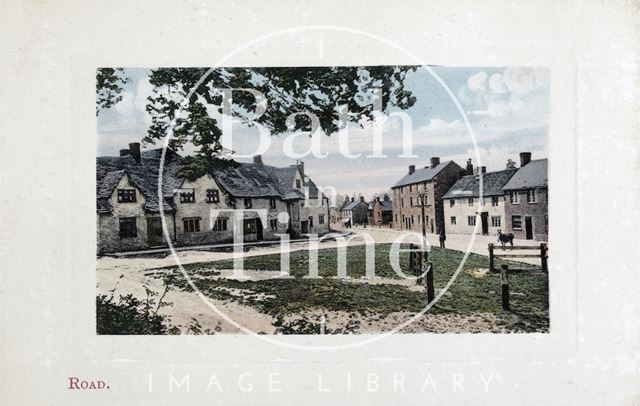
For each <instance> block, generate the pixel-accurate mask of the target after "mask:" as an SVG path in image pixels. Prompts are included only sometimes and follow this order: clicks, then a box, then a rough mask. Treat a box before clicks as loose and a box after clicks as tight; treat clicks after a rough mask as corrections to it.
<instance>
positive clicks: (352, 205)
mask: <svg viewBox="0 0 640 406" xmlns="http://www.w3.org/2000/svg"><path fill="white" fill-rule="evenodd" d="M361 204H364V205H367V207H368V204H367V203H366V202H362V201H360V200H355V201H353V202H349V204H348V205H346V206H345V207H343V208H342V210H353V209H354V208H356V207H358V206H359V205H361Z"/></svg>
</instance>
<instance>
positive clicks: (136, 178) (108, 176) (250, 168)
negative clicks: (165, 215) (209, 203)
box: [96, 148, 324, 213]
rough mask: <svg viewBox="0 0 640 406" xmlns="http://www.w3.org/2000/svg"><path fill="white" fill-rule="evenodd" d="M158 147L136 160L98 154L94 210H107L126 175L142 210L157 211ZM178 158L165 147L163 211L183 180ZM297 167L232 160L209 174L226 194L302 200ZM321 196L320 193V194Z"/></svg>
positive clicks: (313, 193) (314, 193)
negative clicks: (296, 183)
mask: <svg viewBox="0 0 640 406" xmlns="http://www.w3.org/2000/svg"><path fill="white" fill-rule="evenodd" d="M161 154H162V149H159V148H158V149H153V150H148V151H144V152H142V153H141V160H140V163H137V162H136V161H135V160H134V159H133V157H131V156H124V157H99V158H98V159H97V163H96V177H97V179H96V181H97V182H96V187H97V190H96V197H97V206H98V212H101V213H108V212H110V211H111V207H110V205H109V198H110V196H111V194H112V193H113V189H114V188H115V187H116V186H117V185H118V183H119V182H120V179H121V178H122V177H123V176H125V175H127V176H128V177H129V180H130V181H131V182H132V183H133V184H134V185H135V186H136V187H137V188H138V189H139V190H140V192H141V193H142V194H143V195H144V197H145V200H146V204H145V209H146V210H149V211H159V206H158V192H157V190H158V189H157V188H158V173H159V168H160V158H161ZM181 161H182V157H180V155H178V154H176V153H175V152H173V151H170V150H167V153H166V159H165V163H164V173H165V175H164V176H163V188H162V189H163V190H162V194H163V196H164V199H163V200H164V210H167V211H170V210H173V207H172V197H173V194H174V191H175V190H176V189H179V188H180V186H181V185H182V182H183V181H184V178H183V177H182V176H181V175H180V169H181V167H182V166H181ZM298 171H299V168H298V166H296V165H292V166H289V167H285V168H276V167H273V166H268V165H258V164H254V163H235V164H234V165H226V166H225V167H222V168H219V169H216V170H215V171H214V172H213V173H212V174H211V175H212V176H213V177H214V178H215V180H216V182H218V184H219V185H220V186H221V187H222V188H223V189H224V190H225V191H226V192H227V193H229V194H230V195H232V196H235V197H280V198H282V199H304V193H303V192H301V191H298V190H295V189H294V187H293V185H294V179H295V176H296V173H297V172H298ZM304 186H306V187H308V188H309V198H311V199H315V198H317V197H318V187H317V186H316V184H315V183H314V182H313V181H312V180H310V179H308V180H307V182H306V184H305V185H304ZM323 196H324V195H323Z"/></svg>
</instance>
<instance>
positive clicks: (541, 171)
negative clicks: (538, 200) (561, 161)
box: [502, 159, 548, 190]
mask: <svg viewBox="0 0 640 406" xmlns="http://www.w3.org/2000/svg"><path fill="white" fill-rule="evenodd" d="M547 182H548V175H547V159H535V160H532V161H529V163H528V164H526V165H525V166H523V167H521V168H520V169H518V171H517V172H516V173H515V175H513V176H512V177H511V179H510V180H509V182H507V184H506V185H504V187H503V188H502V190H515V189H531V188H536V187H547Z"/></svg>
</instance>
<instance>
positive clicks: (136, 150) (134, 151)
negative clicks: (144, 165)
mask: <svg viewBox="0 0 640 406" xmlns="http://www.w3.org/2000/svg"><path fill="white" fill-rule="evenodd" d="M129 151H130V152H131V156H132V157H133V159H135V160H136V162H138V163H140V143H139V142H132V143H131V144H129Z"/></svg>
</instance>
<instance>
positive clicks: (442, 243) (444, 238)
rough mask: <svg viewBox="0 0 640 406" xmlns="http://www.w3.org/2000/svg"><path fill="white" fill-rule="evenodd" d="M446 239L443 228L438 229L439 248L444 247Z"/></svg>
mask: <svg viewBox="0 0 640 406" xmlns="http://www.w3.org/2000/svg"><path fill="white" fill-rule="evenodd" d="M446 240H447V235H446V234H445V233H444V228H443V229H442V230H440V248H442V249H444V242H445V241H446Z"/></svg>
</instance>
